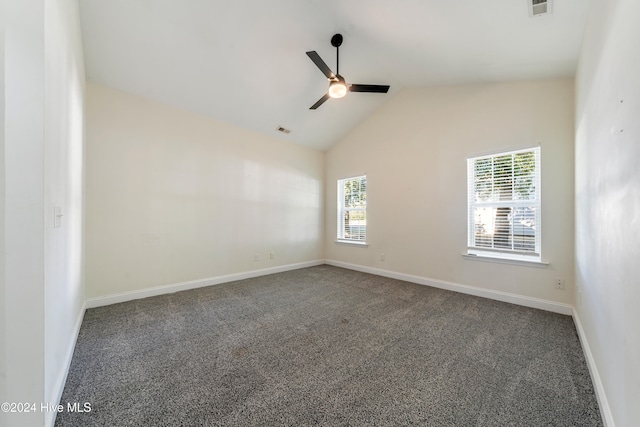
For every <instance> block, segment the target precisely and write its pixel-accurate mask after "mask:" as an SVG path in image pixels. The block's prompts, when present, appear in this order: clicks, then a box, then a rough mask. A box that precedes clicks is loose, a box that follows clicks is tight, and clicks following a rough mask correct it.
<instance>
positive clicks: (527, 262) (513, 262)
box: [462, 254, 549, 268]
mask: <svg viewBox="0 0 640 427" xmlns="http://www.w3.org/2000/svg"><path fill="white" fill-rule="evenodd" d="M462 257H463V258H464V259H467V260H471V261H484V262H497V263H499V264H511V265H521V266H524V267H536V268H547V267H548V266H549V263H548V262H546V261H532V260H525V259H511V258H498V257H492V256H486V255H471V254H462Z"/></svg>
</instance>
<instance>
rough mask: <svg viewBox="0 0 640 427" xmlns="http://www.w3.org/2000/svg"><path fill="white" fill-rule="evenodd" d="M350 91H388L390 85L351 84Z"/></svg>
mask: <svg viewBox="0 0 640 427" xmlns="http://www.w3.org/2000/svg"><path fill="white" fill-rule="evenodd" d="M349 91H350V92H371V93H387V92H388V91H389V86H387V85H351V86H349Z"/></svg>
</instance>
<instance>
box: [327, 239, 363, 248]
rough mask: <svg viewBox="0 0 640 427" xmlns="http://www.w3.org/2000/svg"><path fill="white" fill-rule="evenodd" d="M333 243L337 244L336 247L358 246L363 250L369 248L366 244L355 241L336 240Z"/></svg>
mask: <svg viewBox="0 0 640 427" xmlns="http://www.w3.org/2000/svg"><path fill="white" fill-rule="evenodd" d="M335 243H336V244H338V245H347V246H360V247H363V248H366V247H368V246H369V244H368V243H367V242H356V241H352V240H336V241H335Z"/></svg>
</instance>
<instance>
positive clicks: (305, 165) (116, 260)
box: [86, 84, 324, 298]
mask: <svg viewBox="0 0 640 427" xmlns="http://www.w3.org/2000/svg"><path fill="white" fill-rule="evenodd" d="M87 88H88V91H87V96H88V98H87V103H88V104H87V107H88V108H87V153H86V159H87V160H86V174H87V184H86V185H87V187H86V190H87V221H86V241H87V253H86V256H87V261H86V265H87V272H86V274H87V296H88V297H89V298H96V297H102V296H108V295H114V294H120V293H125V292H133V291H140V290H144V289H149V288H152V287H157V286H165V285H173V284H178V283H182V282H188V281H194V280H202V279H206V278H211V277H218V276H222V275H229V274H234V273H240V272H247V271H251V270H258V269H264V268H269V267H277V266H283V265H289V264H295V263H301V262H308V261H312V260H318V259H322V258H323V239H322V236H323V226H324V224H323V181H324V176H323V173H324V153H322V152H318V151H315V150H311V149H308V148H305V147H301V146H297V145H294V144H292V143H289V142H287V141H284V140H281V139H277V138H270V137H265V136H263V135H260V134H257V133H254V132H252V131H248V130H244V129H241V128H238V127H235V126H232V125H229V124H226V123H223V122H220V121H217V120H214V119H211V118H206V117H204V116H200V115H197V114H193V113H190V112H187V111H183V110H179V109H176V108H173V107H169V106H167V105H163V104H160V103H157V102H154V101H150V100H146V99H143V98H140V97H136V96H133V95H130V94H126V93H124V92H119V91H116V90H113V89H109V88H106V87H104V86H99V85H96V84H88V86H87ZM270 252H274V253H275V259H270V258H269V253H270ZM255 254H258V255H259V257H260V260H259V261H254V255H255Z"/></svg>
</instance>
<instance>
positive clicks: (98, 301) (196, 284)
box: [86, 260, 324, 308]
mask: <svg viewBox="0 0 640 427" xmlns="http://www.w3.org/2000/svg"><path fill="white" fill-rule="evenodd" d="M322 264H324V260H315V261H306V262H300V263H296V264H287V265H281V266H278V267H270V268H263V269H260V270H251V271H246V272H242V273H234V274H226V275H223V276H216V277H209V278H207V279H200V280H192V281H189V282H181V283H174V284H171V285H164V286H156V287H153V288H146V289H140V290H136V291H129V292H122V293H119V294H112V295H106V296H103V297H97V298H90V299H88V300H87V302H86V305H87V308H95V307H102V306H105V305H111V304H117V303H120V302H127V301H132V300H136V299H141V298H147V297H154V296H157V295H164V294H172V293H174V292H179V291H186V290H189V289H196V288H202V287H205V286H212V285H219V284H221V283H227V282H233V281H235V280H243V279H250V278H253V277H259V276H266V275H268V274H274V273H282V272H285V271H290V270H297V269H300V268H306V267H313V266H316V265H322Z"/></svg>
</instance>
